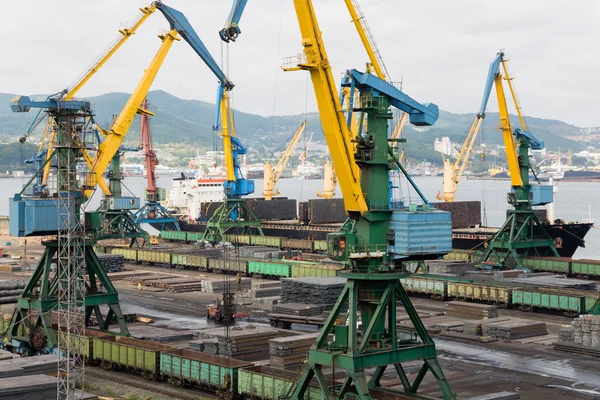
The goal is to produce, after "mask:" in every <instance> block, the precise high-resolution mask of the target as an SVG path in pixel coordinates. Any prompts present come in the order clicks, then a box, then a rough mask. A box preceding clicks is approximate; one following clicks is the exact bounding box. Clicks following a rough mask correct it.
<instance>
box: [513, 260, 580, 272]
mask: <svg viewBox="0 0 600 400" xmlns="http://www.w3.org/2000/svg"><path fill="white" fill-rule="evenodd" d="M523 263H524V264H525V266H526V267H527V268H529V269H530V270H532V271H536V272H542V271H543V272H554V273H556V274H565V275H569V274H571V270H570V266H571V259H570V258H560V257H527V258H525V259H524V260H523Z"/></svg>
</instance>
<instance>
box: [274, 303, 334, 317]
mask: <svg viewBox="0 0 600 400" xmlns="http://www.w3.org/2000/svg"><path fill="white" fill-rule="evenodd" d="M322 311H323V310H322V308H321V306H317V305H315V304H298V303H282V304H275V305H273V312H274V313H277V314H289V315H299V316H301V317H312V316H315V315H321V313H322Z"/></svg>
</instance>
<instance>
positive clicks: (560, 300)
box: [512, 288, 587, 316]
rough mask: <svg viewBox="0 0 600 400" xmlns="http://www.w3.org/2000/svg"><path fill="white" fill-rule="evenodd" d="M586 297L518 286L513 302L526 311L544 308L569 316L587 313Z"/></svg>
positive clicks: (513, 292)
mask: <svg viewBox="0 0 600 400" xmlns="http://www.w3.org/2000/svg"><path fill="white" fill-rule="evenodd" d="M585 299H586V297H585V296H583V295H579V294H573V293H568V292H566V293H565V292H561V291H553V290H550V289H526V288H516V289H513V291H512V304H513V305H515V306H518V307H519V308H520V309H522V310H524V311H532V310H534V309H536V308H544V309H549V310H555V311H562V312H563V313H564V314H565V315H567V316H578V315H580V314H585V313H586V311H587V309H586V300H585Z"/></svg>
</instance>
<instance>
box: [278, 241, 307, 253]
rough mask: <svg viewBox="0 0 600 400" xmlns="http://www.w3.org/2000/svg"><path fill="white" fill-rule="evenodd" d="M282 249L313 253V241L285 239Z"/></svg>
mask: <svg viewBox="0 0 600 400" xmlns="http://www.w3.org/2000/svg"><path fill="white" fill-rule="evenodd" d="M281 247H283V248H284V249H292V250H304V251H313V241H312V240H303V239H283V240H282V241H281Z"/></svg>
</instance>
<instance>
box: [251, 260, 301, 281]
mask: <svg viewBox="0 0 600 400" xmlns="http://www.w3.org/2000/svg"><path fill="white" fill-rule="evenodd" d="M248 274H249V275H253V276H256V277H262V276H271V277H280V278H290V277H291V276H292V267H291V266H290V264H286V263H284V262H282V263H280V262H270V261H263V260H249V261H248Z"/></svg>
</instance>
